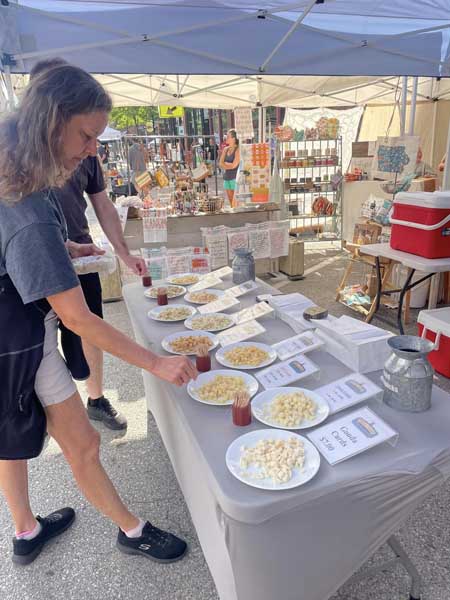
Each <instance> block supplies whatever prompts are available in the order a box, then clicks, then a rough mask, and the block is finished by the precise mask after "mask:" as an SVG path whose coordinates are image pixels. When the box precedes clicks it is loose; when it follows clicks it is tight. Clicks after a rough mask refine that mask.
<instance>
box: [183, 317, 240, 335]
mask: <svg viewBox="0 0 450 600" xmlns="http://www.w3.org/2000/svg"><path fill="white" fill-rule="evenodd" d="M232 324H233V319H230V318H229V317H222V316H219V315H206V316H204V317H195V318H193V319H192V321H191V327H192V329H202V330H203V331H209V330H210V329H226V328H227V327H229V326H230V325H232Z"/></svg>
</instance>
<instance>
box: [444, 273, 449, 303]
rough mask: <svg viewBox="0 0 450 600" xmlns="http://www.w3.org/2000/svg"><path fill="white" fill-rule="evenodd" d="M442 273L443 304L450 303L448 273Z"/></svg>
mask: <svg viewBox="0 0 450 600" xmlns="http://www.w3.org/2000/svg"><path fill="white" fill-rule="evenodd" d="M443 275H444V304H450V273H443Z"/></svg>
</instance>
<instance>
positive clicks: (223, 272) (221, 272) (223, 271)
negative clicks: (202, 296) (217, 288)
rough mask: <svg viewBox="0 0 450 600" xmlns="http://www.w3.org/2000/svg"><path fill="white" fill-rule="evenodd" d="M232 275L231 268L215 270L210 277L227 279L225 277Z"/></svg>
mask: <svg viewBox="0 0 450 600" xmlns="http://www.w3.org/2000/svg"><path fill="white" fill-rule="evenodd" d="M232 273H233V269H232V268H231V267H222V268H220V269H217V270H216V271H212V273H211V275H214V276H215V277H220V278H222V277H227V275H231V274H232Z"/></svg>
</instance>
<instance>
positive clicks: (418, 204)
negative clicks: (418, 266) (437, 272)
mask: <svg viewBox="0 0 450 600" xmlns="http://www.w3.org/2000/svg"><path fill="white" fill-rule="evenodd" d="M391 223H392V232H391V248H394V249H395V250H401V251H403V252H409V253H410V254H417V255H418V256H423V257H424V258H449V257H450V192H432V193H430V192H417V193H408V192H401V193H399V194H397V196H396V197H395V200H394V207H393V213H392V215H391Z"/></svg>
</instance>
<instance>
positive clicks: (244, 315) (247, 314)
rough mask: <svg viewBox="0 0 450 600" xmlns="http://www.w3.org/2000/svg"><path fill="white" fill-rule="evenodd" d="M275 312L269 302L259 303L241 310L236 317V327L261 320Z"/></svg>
mask: <svg viewBox="0 0 450 600" xmlns="http://www.w3.org/2000/svg"><path fill="white" fill-rule="evenodd" d="M271 312H273V308H272V307H271V306H269V305H268V304H267V302H258V303H257V304H255V305H253V306H250V307H249V308H244V309H243V310H240V311H239V312H238V313H237V314H236V315H235V316H234V317H235V323H236V325H240V324H241V323H246V322H247V321H251V320H252V319H259V318H261V317H264V316H265V315H268V314H270V313H271Z"/></svg>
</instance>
